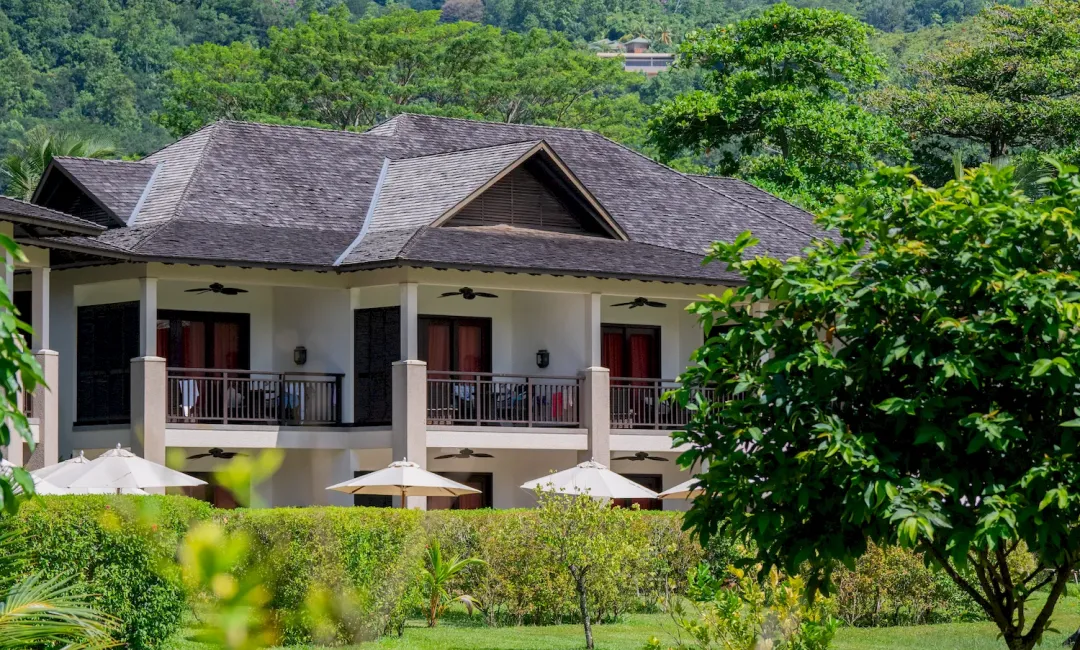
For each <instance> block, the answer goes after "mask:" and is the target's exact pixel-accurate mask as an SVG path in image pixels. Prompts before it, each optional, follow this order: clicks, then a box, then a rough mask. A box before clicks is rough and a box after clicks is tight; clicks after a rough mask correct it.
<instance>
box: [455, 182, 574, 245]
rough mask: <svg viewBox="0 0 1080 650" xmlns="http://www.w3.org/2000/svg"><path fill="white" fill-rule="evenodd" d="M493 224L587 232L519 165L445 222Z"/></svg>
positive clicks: (557, 199)
mask: <svg viewBox="0 0 1080 650" xmlns="http://www.w3.org/2000/svg"><path fill="white" fill-rule="evenodd" d="M497 224H506V225H510V226H516V227H518V228H530V229H532V230H550V231H555V232H575V233H581V232H587V231H586V229H585V228H584V227H583V226H582V225H581V222H580V221H578V219H577V218H576V217H574V215H573V214H572V213H571V212H570V210H569V209H568V208H567V207H566V206H565V205H564V204H563V202H562V201H560V200H559V198H558V197H556V196H555V194H553V193H552V192H551V190H549V189H548V188H546V187H544V185H543V183H541V182H540V181H539V180H537V178H536V177H535V176H534V175H533V174H532V173H531V172H529V171H528V170H526V169H523V168H521V167H519V168H517V169H515V170H514V171H512V172H510V173H509V174H507V175H506V176H505V177H504V178H502V179H501V180H499V181H498V182H497V183H495V184H494V185H492V186H491V187H489V188H488V189H487V191H485V192H484V193H483V194H481V195H480V196H478V197H476V198H475V199H473V201H472V202H471V203H469V204H468V205H466V206H464V207H463V208H462V209H461V211H460V212H458V213H457V214H456V215H454V217H453V218H452V219H450V220H449V221H447V222H446V226H449V227H454V226H493V225H497Z"/></svg>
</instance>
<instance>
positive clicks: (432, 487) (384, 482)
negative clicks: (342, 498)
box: [326, 460, 480, 508]
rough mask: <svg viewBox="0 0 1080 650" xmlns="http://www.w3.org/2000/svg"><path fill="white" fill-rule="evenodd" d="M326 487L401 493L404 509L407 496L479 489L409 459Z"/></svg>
mask: <svg viewBox="0 0 1080 650" xmlns="http://www.w3.org/2000/svg"><path fill="white" fill-rule="evenodd" d="M326 489H327V490H336V491H338V492H346V493H348V494H381V495H384V496H395V497H396V496H400V497H401V507H402V508H404V507H406V503H405V499H406V498H408V497H459V496H461V495H463V494H476V493H477V492H479V491H480V490H477V489H475V488H471V487H469V486H468V485H462V484H461V483H458V482H457V481H451V480H450V479H448V478H446V477H443V476H439V475H438V474H433V473H432V472H429V471H427V470H425V469H424V468H422V467H420V466H419V465H417V464H416V463H411V462H409V461H408V460H401V461H399V462H396V463H390V466H389V467H387V468H385V469H380V470H379V471H377V472H372V473H370V474H365V475H364V476H358V477H356V478H354V479H350V480H348V481H345V482H343V483H338V484H337V485H331V486H330V487H328V488H326Z"/></svg>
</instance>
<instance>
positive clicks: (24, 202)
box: [0, 194, 105, 230]
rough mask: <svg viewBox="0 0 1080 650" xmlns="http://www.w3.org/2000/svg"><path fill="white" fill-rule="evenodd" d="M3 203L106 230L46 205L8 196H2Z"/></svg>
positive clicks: (0, 197) (99, 225)
mask: <svg viewBox="0 0 1080 650" xmlns="http://www.w3.org/2000/svg"><path fill="white" fill-rule="evenodd" d="M3 201H12V202H14V203H18V204H20V205H25V206H28V207H31V208H35V209H37V210H43V211H45V212H46V213H52V214H55V215H58V216H61V217H64V218H66V219H72V220H74V221H75V222H76V223H78V224H80V225H84V226H90V227H93V228H101V229H102V230H104V229H105V227H104V226H102V225H101V224H98V223H94V222H93V221H90V220H89V219H83V218H82V217H76V216H75V215H73V214H68V213H67V212H64V211H63V210H57V209H55V208H50V207H46V206H44V205H38V204H37V203H32V202H30V201H27V200H25V199H20V198H16V197H14V196H7V195H6V194H0V203H2V202H3ZM0 211H2V210H0Z"/></svg>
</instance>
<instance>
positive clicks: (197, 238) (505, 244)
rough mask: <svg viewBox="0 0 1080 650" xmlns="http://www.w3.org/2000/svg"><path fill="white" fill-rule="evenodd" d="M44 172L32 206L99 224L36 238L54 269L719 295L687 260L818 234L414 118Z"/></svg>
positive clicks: (785, 219) (620, 167)
mask: <svg viewBox="0 0 1080 650" xmlns="http://www.w3.org/2000/svg"><path fill="white" fill-rule="evenodd" d="M211 134H212V136H213V137H212V138H211V137H210V135H211ZM58 165H63V169H62V170H59V169H55V168H50V170H49V171H48V173H47V174H46V177H45V178H44V179H43V180H42V183H41V187H39V191H38V193H37V197H36V198H37V200H36V201H35V203H38V204H39V205H42V206H44V207H48V208H54V209H60V210H62V211H63V212H66V213H68V214H70V215H73V216H76V217H82V216H84V215H85V218H87V219H91V220H92V221H95V222H97V223H99V224H100V225H103V226H106V227H107V228H108V230H106V231H105V232H104V233H102V234H101V235H100V236H98V237H96V238H94V237H85V236H71V237H60V238H56V239H52V240H49V241H43V240H40V241H41V244H40V245H43V246H47V247H51V248H53V249H65V250H67V251H73V252H78V254H79V257H77V258H76V257H74V256H73V254H67V257H65V253H61V252H60V251H59V250H58V251H57V252H58V255H57V256H56V257H57V264H58V265H60V266H62V265H63V264H64V263H66V262H69V263H71V264H72V265H74V264H76V263H83V264H85V263H93V262H94V261H95V260H96V261H97V263H108V262H110V261H116V260H137V261H161V262H179V263H190V264H214V265H231V266H260V267H268V268H292V269H301V268H302V269H314V270H328V271H329V270H337V271H341V272H345V271H355V270H363V269H369V268H384V267H387V266H398V265H409V266H423V267H431V268H457V269H479V270H499V271H507V272H522V273H543V274H551V275H572V276H583V277H590V276H591V277H615V278H624V279H641V280H658V281H665V282H667V281H672V282H685V283H688V284H726V283H730V282H732V281H737V280H738V278H737V276H735V275H734V274H732V273H729V272H727V270H726V269H725V268H724V267H723V265H720V264H708V265H705V266H704V267H703V266H702V265H701V262H702V260H703V259H704V257H705V253H706V251H707V249H708V247H709V245H710V244H711V243H712V242H714V241H732V240H734V238H735V237H737V236H738V235H739V233H741V232H743V231H745V230H750V231H752V232H753V233H754V235H755V236H756V237H757V238H758V239H759V240H760V241H761V243H760V244H759V246H758V248H757V249H756V251H755V252H756V253H760V254H767V255H771V256H774V257H778V258H781V259H785V258H787V257H791V256H793V255H798V254H799V253H800V252H801V250H802V249H803V248H804V247H805V246H807V245H808V244H809V243H810V242H811V241H812V239H813V236H811V235H809V234H808V233H811V232H812V233H815V234H818V236H820V232H821V231H819V230H817V229H816V228H815V227H814V226H813V225H812V224H813V218H812V216H811V215H809V214H808V213H806V212H803V211H801V210H798V209H797V208H794V207H793V206H791V205H789V204H787V203H784V202H783V201H780V200H779V199H777V198H776V197H773V196H771V195H769V194H767V193H765V192H762V191H761V190H758V189H757V188H754V187H752V186H749V185H746V184H743V183H742V182H741V181H734V180H732V179H724V178H709V179H691V178H689V177H687V176H685V175H683V174H681V173H679V172H677V171H675V170H673V169H670V168H668V167H665V166H664V165H661V164H659V163H656V162H654V161H652V160H649V159H648V158H646V157H645V156H643V155H641V154H639V153H637V152H634V151H633V150H631V149H628V148H626V147H624V146H622V145H619V144H617V143H615V142H613V141H611V140H608V139H606V138H604V137H603V136H600V135H598V134H596V133H591V132H588V131H582V130H576V129H565V128H558V127H540V126H527V125H519V124H501V123H487V122H475V121H469V120H460V119H453V118H441V117H433V116H424V115H411V114H403V115H399V116H397V117H395V118H393V119H392V120H390V121H388V122H384V123H383V124H382V125H379V126H376V127H374V128H373V129H372V130H370V131H369V132H367V133H353V132H346V131H332V130H323V129H315V128H310V127H295V126H279V125H266V124H253V123H243V122H227V121H223V122H218V123H215V124H214V125H212V126H209V127H207V128H205V129H202V130H200V131H198V132H196V133H193V134H192V135H190V136H187V137H186V138H183V139H181V140H179V141H178V142H176V143H174V144H172V145H169V146H168V147H166V148H164V149H162V150H160V151H158V152H156V153H154V154H151V155H150V156H148V157H147V158H146V159H145V160H143V161H139V162H130V161H90V160H87V159H78V158H68V159H63V160H60V161H59V162H58ZM515 170H516V171H515ZM68 175H70V177H71V179H68ZM515 175H516V176H515ZM500 179H502V180H500ZM706 180H707V182H705V181H706ZM518 181H520V183H519V182H518ZM499 183H502V185H501V186H500V185H499ZM495 189H498V191H495V192H492V190H495ZM718 190H722V191H718ZM486 192H492V193H490V194H488V193H486ZM518 201H520V203H517V202H518ZM530 202H531V203H530ZM559 202H562V203H561V205H562V206H563V208H565V210H563V208H560V207H559V205H560V204H559ZM101 204H108V205H109V206H111V211H112V213H115V214H123V215H124V216H125V217H128V219H123V220H122V219H114V218H112V216H111V215H110V214H108V213H107V212H106V211H104V210H103V209H99V206H100V205H101ZM515 206H516V207H521V209H522V212H521V215H520V218H518V217H515V216H514V214H516V213H514V210H515V209H516V207H515ZM549 208H550V210H551V213H550V214H551V215H552V220H551V221H550V223H549V222H548V221H547V220H546V219H547V217H546V216H545V215H547V214H549V213H547V212H545V210H548V209H549ZM504 209H505V210H508V211H509V212H508V213H507V215H508V216H507V218H505V219H503V218H501V217H500V214H501V213H500V211H501V210H504ZM559 210H562V212H559ZM567 211H568V212H567ZM361 214H362V215H364V220H363V222H362V223H361V224H359V226H360V227H359V232H358V230H357V226H358V224H357V221H356V219H357V216H358V215H361ZM575 219H576V220H577V222H580V223H581V224H582V228H577V227H576V226H575V225H574V224H575V222H574V220H575ZM37 241H39V240H38V239H35V242H37ZM68 258H71V259H68Z"/></svg>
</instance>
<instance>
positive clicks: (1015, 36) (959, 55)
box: [874, 0, 1080, 160]
mask: <svg viewBox="0 0 1080 650" xmlns="http://www.w3.org/2000/svg"><path fill="white" fill-rule="evenodd" d="M974 32H975V33H974V34H973V35H972V36H971V37H966V38H963V39H960V40H954V41H952V42H949V43H946V44H945V45H944V46H943V47H941V48H940V49H939V50H937V51H936V52H935V53H933V54H930V55H928V56H927V57H926V58H925V59H924V60H922V61H921V62H920V63H918V64H917V66H916V70H915V75H916V80H917V81H916V84H915V85H914V87H913V88H908V89H905V88H889V89H886V90H884V91H882V92H880V93H879V94H878V95H877V96H876V98H875V100H874V103H875V104H877V105H879V106H881V107H882V108H884V109H885V110H887V111H888V112H889V113H890V114H891V115H892V116H893V117H894V118H895V119H896V120H897V122H899V123H900V124H901V125H902V126H903V127H904V128H905V129H906V130H907V131H908V132H909V133H911V134H912V136H914V137H925V136H945V137H952V138H960V139H962V140H969V141H973V142H976V143H979V144H980V145H982V146H983V147H985V152H986V153H988V154H989V158H990V160H1000V159H1002V158H1003V157H1005V156H1008V155H1009V154H1010V152H1013V151H1015V150H1017V149H1020V148H1024V147H1034V148H1036V149H1043V150H1046V149H1052V148H1056V147H1060V146H1063V145H1066V144H1070V143H1072V142H1075V141H1076V139H1077V137H1080V102H1078V101H1077V100H1078V97H1080V4H1077V3H1076V2H1073V1H1072V0H1035V2H1033V3H1032V4H1031V5H1030V6H1027V7H1022V8H1017V7H1011V6H1007V5H997V6H994V7H991V8H989V9H986V10H985V11H983V13H981V14H980V15H979V16H978V18H977V19H976V21H975V30H974ZM984 155H985V154H984ZM984 160H985V158H984Z"/></svg>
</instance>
